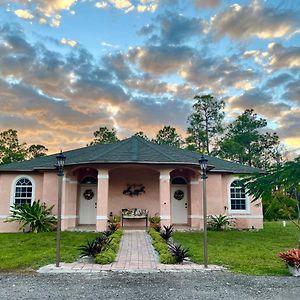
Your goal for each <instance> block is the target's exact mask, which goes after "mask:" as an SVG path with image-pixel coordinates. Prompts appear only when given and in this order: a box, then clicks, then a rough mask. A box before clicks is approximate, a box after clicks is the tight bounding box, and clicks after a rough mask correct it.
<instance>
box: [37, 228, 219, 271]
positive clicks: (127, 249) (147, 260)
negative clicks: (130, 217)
mask: <svg viewBox="0 0 300 300" xmlns="http://www.w3.org/2000/svg"><path fill="white" fill-rule="evenodd" d="M207 270H209V271H218V270H224V268H223V267H220V266H213V265H211V266H209V268H208V269H204V267H203V265H198V264H194V263H191V262H184V263H183V264H179V265H164V264H160V263H159V259H158V255H157V254H156V253H155V251H154V249H153V247H152V244H151V238H150V236H149V235H148V234H147V233H146V231H145V230H124V231H123V235H122V239H121V243H120V249H119V253H118V257H117V260H116V261H115V262H114V263H111V264H107V265H98V264H89V263H82V262H73V263H61V264H60V267H59V268H56V267H55V265H47V266H44V267H41V268H40V269H39V270H38V272H40V273H77V272H81V273H94V272H102V271H117V272H170V271H173V272H182V271H207Z"/></svg>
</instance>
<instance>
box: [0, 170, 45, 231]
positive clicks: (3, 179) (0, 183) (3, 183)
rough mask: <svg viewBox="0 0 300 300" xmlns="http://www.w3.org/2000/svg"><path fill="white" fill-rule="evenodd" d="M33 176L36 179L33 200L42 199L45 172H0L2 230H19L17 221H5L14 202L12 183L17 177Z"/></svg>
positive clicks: (0, 228) (0, 219) (0, 226)
mask: <svg viewBox="0 0 300 300" xmlns="http://www.w3.org/2000/svg"><path fill="white" fill-rule="evenodd" d="M23 175H24V177H31V178H32V179H33V181H34V186H35V193H34V199H33V200H41V201H42V196H43V174H28V173H27V174H26V173H8V174H4V173H3V174H0V232H16V231H19V225H18V224H17V223H5V222H4V220H5V219H6V218H7V217H8V216H9V211H10V206H11V205H12V204H13V199H12V197H11V195H12V189H13V187H12V185H13V183H14V181H15V179H16V178H17V177H20V176H23Z"/></svg>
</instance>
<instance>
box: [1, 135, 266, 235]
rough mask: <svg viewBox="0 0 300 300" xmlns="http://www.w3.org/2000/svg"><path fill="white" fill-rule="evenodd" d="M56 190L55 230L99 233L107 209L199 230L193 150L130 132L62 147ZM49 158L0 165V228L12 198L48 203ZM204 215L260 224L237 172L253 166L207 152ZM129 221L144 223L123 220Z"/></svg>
mask: <svg viewBox="0 0 300 300" xmlns="http://www.w3.org/2000/svg"><path fill="white" fill-rule="evenodd" d="M64 154H65V156H66V157H67V159H66V163H65V175H64V177H63V187H62V189H63V190H62V229H63V230H66V229H71V228H75V227H77V226H79V225H85V224H89V225H94V226H95V228H96V230H97V231H102V230H105V229H106V227H107V219H108V217H109V215H111V214H114V215H115V214H120V213H121V210H122V209H124V208H141V209H147V210H148V211H149V215H155V214H159V215H160V217H161V224H162V225H170V224H181V225H186V226H189V227H190V228H192V229H201V228H202V227H203V214H202V182H201V178H200V177H201V176H200V174H199V172H200V171H199V162H198V161H199V158H200V157H201V155H200V154H199V153H195V152H191V151H188V150H183V149H179V148H175V147H171V146H167V145H158V144H155V143H152V142H150V141H147V140H145V139H143V138H141V137H136V136H133V137H131V138H128V139H125V140H122V141H120V142H117V143H114V144H98V145H94V146H89V147H84V148H80V149H75V150H71V151H67V152H65V153H64ZM55 156H56V155H49V156H45V157H40V158H36V159H32V160H28V161H22V162H16V163H11V164H7V165H2V166H0V232H14V231H17V230H18V224H14V223H5V222H4V220H5V218H6V217H7V216H8V215H9V210H10V206H11V205H12V204H13V203H19V204H22V203H31V202H32V201H34V200H38V199H40V200H41V201H42V202H45V203H46V204H47V205H48V206H50V205H55V206H54V213H56V207H57V205H56V203H57V194H58V180H57V174H56V170H55V167H54V165H55V163H56V157H55ZM206 158H207V159H208V165H209V167H210V169H211V170H210V171H209V173H208V179H207V202H208V214H209V215H211V214H226V215H230V216H232V217H234V218H236V223H237V226H238V227H239V228H252V227H255V228H261V227H262V226H263V215H262V206H261V205H257V203H252V202H251V198H250V197H249V196H248V195H247V194H246V193H245V190H244V188H243V187H242V186H241V185H240V184H239V181H238V174H249V173H253V172H255V171H257V169H254V168H251V167H249V166H244V165H241V164H238V163H233V162H229V161H225V160H222V159H218V158H215V157H209V156H206ZM125 222H126V224H124V225H126V226H127V225H128V226H137V225H144V222H143V220H126V221H125Z"/></svg>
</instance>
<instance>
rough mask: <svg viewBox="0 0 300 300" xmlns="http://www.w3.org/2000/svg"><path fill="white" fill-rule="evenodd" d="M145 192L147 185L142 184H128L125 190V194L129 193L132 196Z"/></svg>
mask: <svg viewBox="0 0 300 300" xmlns="http://www.w3.org/2000/svg"><path fill="white" fill-rule="evenodd" d="M145 193H146V192H145V187H144V186H143V185H142V184H127V188H126V189H125V190H124V191H123V194H124V195H128V196H130V197H133V196H138V195H140V194H145Z"/></svg>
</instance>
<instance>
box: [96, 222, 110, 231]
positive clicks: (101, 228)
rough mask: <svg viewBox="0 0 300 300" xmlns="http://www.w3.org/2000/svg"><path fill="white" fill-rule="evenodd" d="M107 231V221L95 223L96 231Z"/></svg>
mask: <svg viewBox="0 0 300 300" xmlns="http://www.w3.org/2000/svg"><path fill="white" fill-rule="evenodd" d="M105 230H107V220H97V221H96V231H105Z"/></svg>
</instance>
